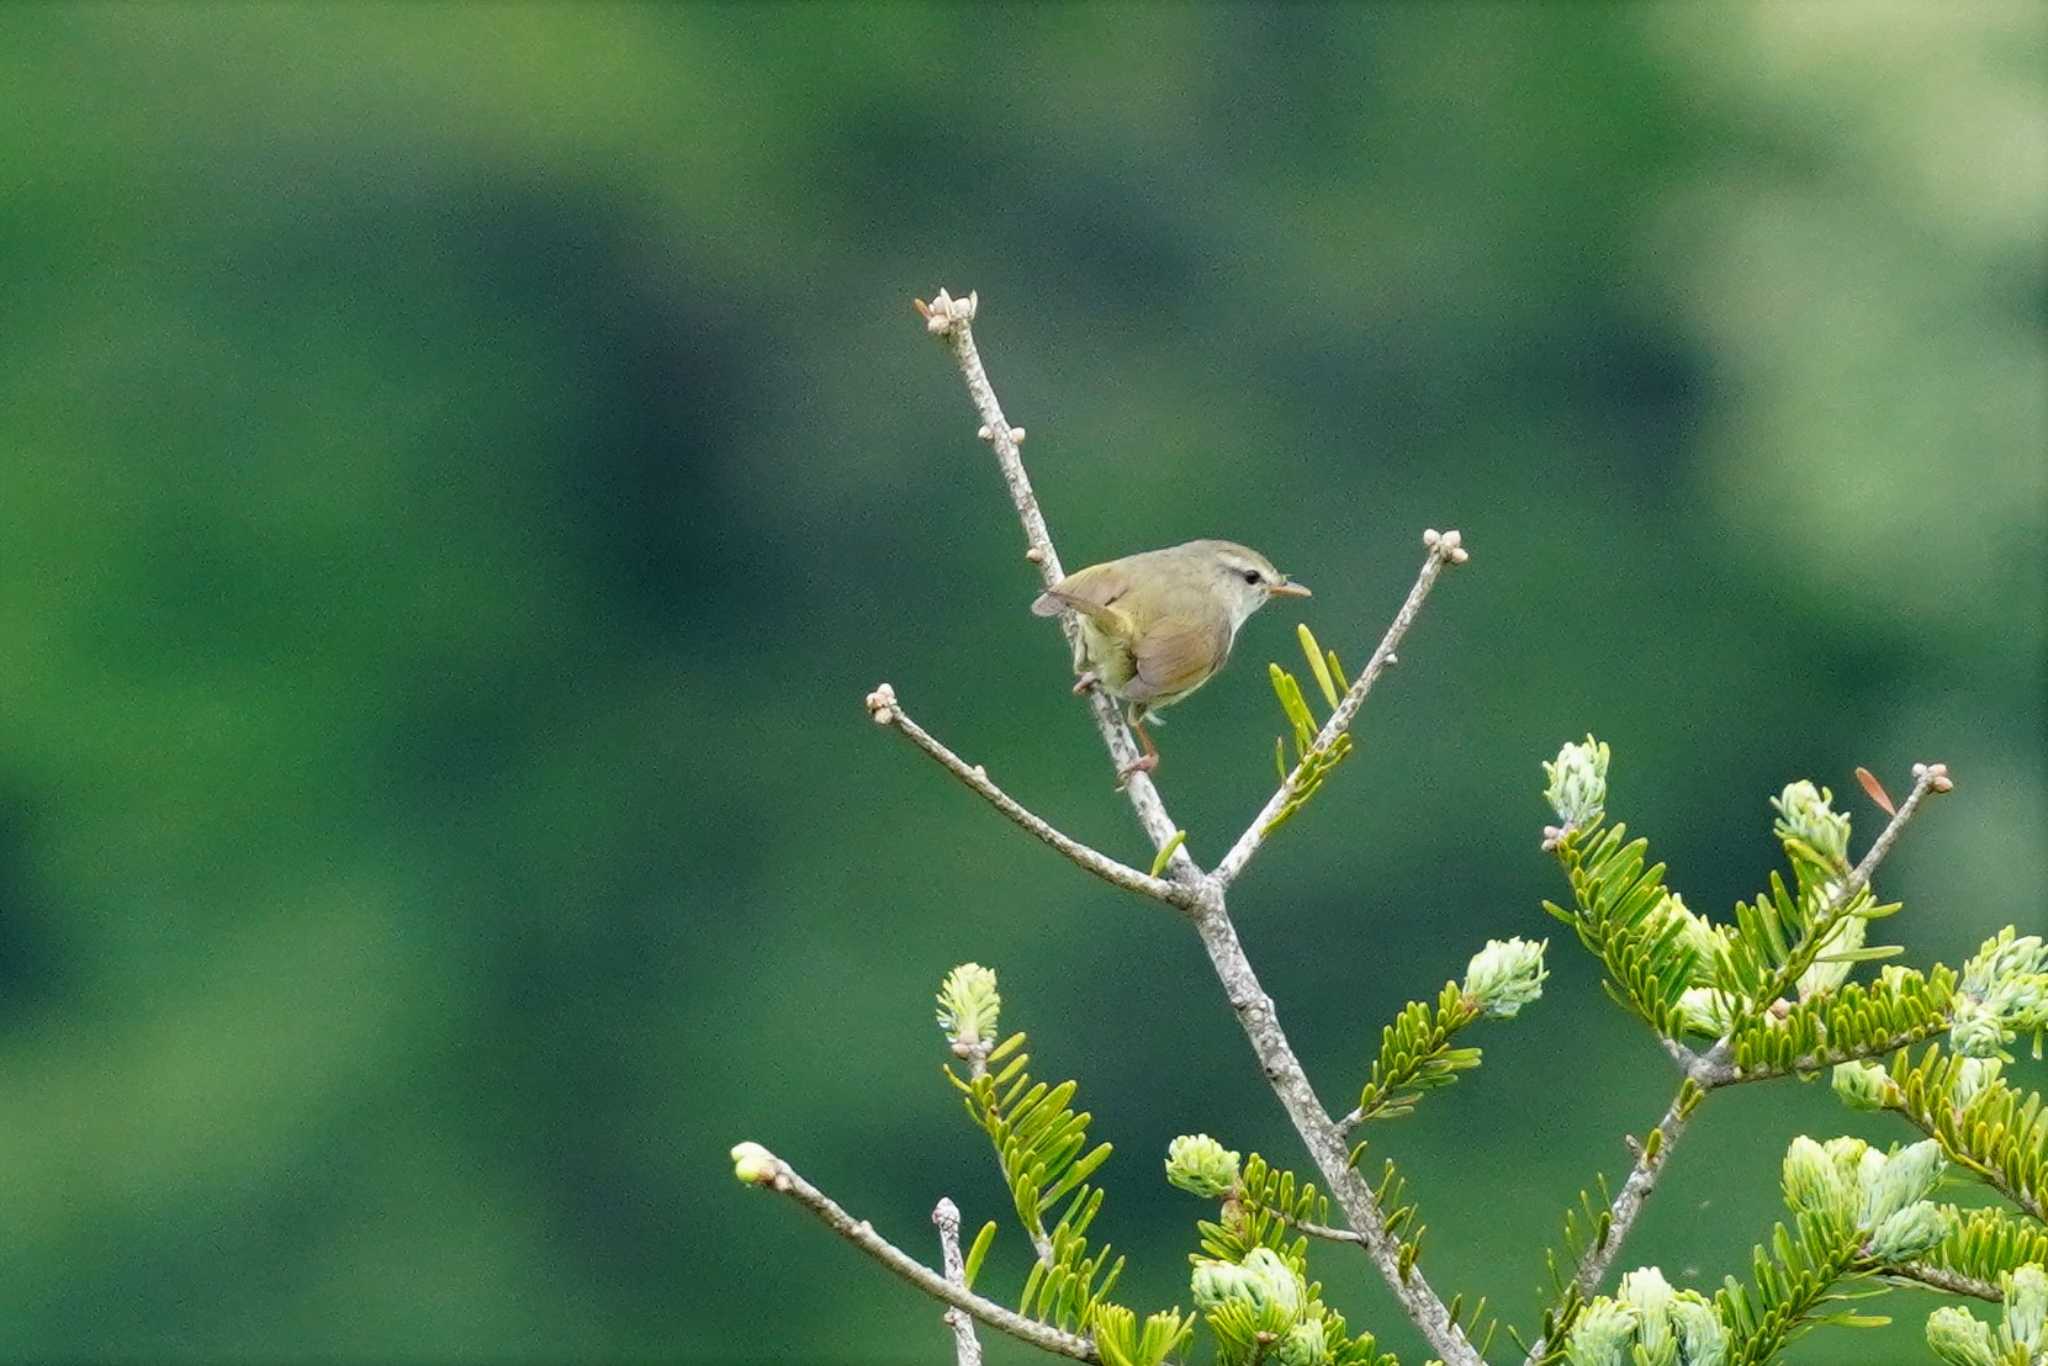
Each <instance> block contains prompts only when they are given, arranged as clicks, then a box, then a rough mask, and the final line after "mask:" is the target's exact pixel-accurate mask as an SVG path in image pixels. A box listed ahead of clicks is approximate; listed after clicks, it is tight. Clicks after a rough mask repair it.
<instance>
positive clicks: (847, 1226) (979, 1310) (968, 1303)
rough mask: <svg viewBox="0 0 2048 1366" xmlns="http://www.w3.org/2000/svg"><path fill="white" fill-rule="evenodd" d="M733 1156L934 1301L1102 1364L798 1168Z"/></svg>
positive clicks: (1079, 1343)
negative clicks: (915, 1251) (879, 1227)
mask: <svg viewBox="0 0 2048 1366" xmlns="http://www.w3.org/2000/svg"><path fill="white" fill-rule="evenodd" d="M743 1150H744V1152H743ZM733 1151H734V1155H735V1162H736V1164H737V1165H736V1168H735V1170H736V1172H737V1173H738V1175H739V1176H740V1178H741V1179H742V1180H744V1181H748V1182H750V1183H752V1184H753V1185H757V1186H761V1187H763V1188H765V1189H768V1190H773V1191H777V1192H780V1193H781V1194H783V1195H787V1196H788V1197H789V1198H790V1199H792V1200H794V1201H795V1202H796V1203H797V1204H799V1205H801V1206H803V1207H804V1208H805V1209H807V1210H809V1211H810V1212H811V1213H812V1214H813V1215H814V1216H816V1217H817V1218H818V1220H819V1221H820V1222H822V1223H823V1224H824V1225H825V1226H826V1227H827V1228H829V1229H831V1230H832V1231H833V1232H834V1233H836V1234H838V1235H839V1236H840V1237H842V1238H844V1239H846V1241H848V1242H849V1243H852V1244H853V1245H854V1246H855V1247H857V1248H859V1249H860V1250H861V1251H863V1252H865V1253H867V1254H868V1255H869V1256H870V1257H873V1258H874V1259H875V1260H876V1261H878V1262H880V1263H881V1264H882V1265H883V1266H886V1267H888V1268H889V1269H890V1270H891V1271H893V1272H895V1273H896V1274H897V1275H898V1276H901V1277H902V1278H903V1279H904V1280H906V1281H908V1282H910V1283H911V1284H912V1285H914V1286H916V1287H917V1288H918V1289H919V1290H922V1291H924V1293H925V1294H927V1295H930V1296H931V1297H932V1298H934V1299H937V1300H943V1301H945V1302H946V1303H947V1304H950V1305H952V1306H953V1308H954V1309H956V1310H965V1311H966V1312H967V1313H969V1314H972V1315H973V1316H974V1317H975V1318H978V1319H980V1320H981V1321H982V1322H983V1323H985V1324H987V1325H988V1326H989V1327H991V1328H994V1329H996V1330H998V1331H999V1332H1004V1333H1008V1334H1009V1335H1010V1336H1011V1337H1013V1338H1016V1339H1017V1340H1018V1341H1020V1342H1028V1343H1030V1344H1031V1345H1032V1346H1033V1347H1037V1348H1039V1349H1041V1350H1043V1351H1047V1352H1052V1353H1055V1354H1057V1355H1059V1356H1063V1357H1072V1358H1073V1359H1074V1360H1075V1361H1092V1362H1098V1363H1099V1362H1100V1361H1101V1360H1102V1357H1101V1356H1100V1355H1099V1354H1098V1353H1097V1352H1096V1350H1095V1344H1094V1343H1093V1342H1092V1341H1090V1340H1089V1339H1087V1338H1084V1337H1077V1336H1076V1335H1074V1334H1072V1333H1068V1332H1064V1331H1062V1330H1061V1329H1058V1328H1055V1327H1053V1326H1052V1325H1051V1324H1046V1323H1038V1322H1036V1321H1034V1320H1032V1319H1027V1318H1025V1317H1024V1316H1023V1315H1022V1314H1019V1313H1016V1312H1014V1311H1012V1310H1009V1309H1005V1308H1004V1307H1003V1306H1002V1305H1000V1304H997V1303H996V1302H995V1301H994V1300H987V1299H983V1298H982V1297H981V1296H979V1295H977V1294H975V1293H974V1292H973V1291H971V1290H968V1289H967V1288H966V1287H965V1286H964V1285H958V1284H955V1283H954V1282H953V1281H951V1280H949V1279H947V1278H946V1277H945V1276H944V1275H942V1274H940V1273H939V1272H937V1271H934V1270H932V1269H931V1268H930V1267H928V1266H926V1265H925V1264H924V1263H923V1262H920V1261H919V1260H917V1258H915V1257H913V1256H911V1255H910V1254H909V1253H907V1252H905V1251H903V1249H901V1248H899V1247H897V1246H896V1245H895V1244H894V1243H892V1242H890V1241H889V1240H888V1239H887V1238H884V1237H883V1236H882V1235H881V1234H879V1233H877V1232H875V1230H874V1227H873V1225H871V1224H869V1223H868V1221H867V1220H865V1219H855V1218H854V1217H853V1216H852V1215H850V1214H848V1213H847V1212H846V1211H845V1210H844V1209H842V1208H840V1206H839V1204H838V1202H837V1201H835V1200H833V1199H832V1197H831V1196H829V1195H827V1194H825V1192H823V1191H821V1190H819V1189H818V1188H817V1187H816V1186H813V1185H812V1184H811V1183H810V1182H808V1181H806V1180H804V1179H803V1177H801V1176H799V1175H797V1172H796V1169H795V1168H794V1167H792V1166H790V1165H789V1164H788V1163H787V1162H784V1161H783V1160H782V1159H781V1158H779V1157H776V1156H775V1155H774V1154H773V1153H771V1152H769V1151H768V1150H767V1149H766V1148H762V1147H761V1146H760V1145H758V1144H745V1143H743V1144H741V1145H740V1147H739V1148H736V1149H734V1150H733Z"/></svg>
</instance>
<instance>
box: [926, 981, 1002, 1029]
mask: <svg viewBox="0 0 2048 1366" xmlns="http://www.w3.org/2000/svg"><path fill="white" fill-rule="evenodd" d="M1002 1008H1003V998H1002V996H1001V995H1000V994H999V993H998V992H997V991H996V974H995V970H994V969H993V968H985V967H983V966H981V964H979V963H962V964H961V965H960V966H959V967H957V968H954V969H953V970H952V971H951V972H949V973H947V974H946V980H945V981H944V982H943V983H942V984H940V986H939V1028H940V1029H942V1030H944V1031H945V1032H946V1037H947V1038H948V1039H951V1040H952V1041H953V1043H954V1044H955V1045H956V1046H957V1045H960V1044H966V1045H969V1046H970V1047H971V1046H972V1045H974V1044H978V1043H989V1042H993V1041H994V1039H995V1036H996V1021H997V1019H998V1018H999V1017H1000V1016H1001V1013H1002Z"/></svg>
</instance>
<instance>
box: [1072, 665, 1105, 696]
mask: <svg viewBox="0 0 2048 1366" xmlns="http://www.w3.org/2000/svg"><path fill="white" fill-rule="evenodd" d="M1101 681H1102V679H1101V676H1100V675H1098V674H1097V673H1096V672H1095V670H1093V669H1090V670H1089V671H1088V672H1087V673H1084V674H1082V675H1081V676H1080V677H1079V678H1077V679H1075V680H1074V696H1076V697H1079V696H1080V695H1081V694H1082V693H1084V692H1087V691H1088V690H1089V689H1090V688H1092V687H1094V686H1095V685H1096V684H1097V683H1100V682H1101Z"/></svg>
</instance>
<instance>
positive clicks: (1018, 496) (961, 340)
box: [916, 289, 1202, 885]
mask: <svg viewBox="0 0 2048 1366" xmlns="http://www.w3.org/2000/svg"><path fill="white" fill-rule="evenodd" d="M916 303H917V311H918V312H919V313H920V314H921V315H922V316H923V317H924V320H925V328H926V330H927V331H929V332H931V333H932V334H933V335H935V336H939V337H943V338H944V339H945V341H946V345H947V347H948V348H949V349H950V350H951V351H952V352H953V359H954V360H955V361H956V362H958V364H959V366H960V375H961V378H962V379H964V380H965V381H966V382H967V396H968V398H969V399H970V400H971V401H972V402H973V404H974V410H975V411H976V412H977V413H979V414H980V415H981V430H980V432H979V435H980V437H981V439H982V440H984V441H986V442H988V443H989V447H990V449H992V450H993V451H994V452H995V456H996V465H997V467H998V468H999V469H1001V471H1002V475H1003V483H1004V485H1005V486H1006V487H1007V488H1008V489H1009V492H1010V502H1011V504H1012V505H1013V506H1015V508H1016V509H1017V519H1018V521H1019V522H1020V523H1021V524H1022V525H1023V528H1024V540H1025V544H1026V549H1025V551H1024V558H1026V559H1027V560H1030V561H1031V562H1032V563H1033V564H1035V565H1037V566H1038V574H1039V577H1040V578H1041V579H1042V580H1043V581H1044V583H1045V586H1046V587H1047V588H1050V587H1052V586H1053V585H1054V584H1056V583H1058V582H1059V581H1060V580H1061V579H1063V578H1065V577H1066V570H1065V569H1063V568H1061V566H1060V557H1059V552H1058V551H1057V550H1055V549H1053V544H1052V532H1050V531H1049V530H1047V529H1046V525H1045V514H1044V513H1043V512H1041V511H1040V510H1039V507H1038V496H1037V495H1036V494H1035V493H1033V492H1032V491H1031V479H1030V476H1028V475H1027V474H1025V472H1024V461H1023V457H1022V456H1020V455H1019V454H1018V452H1017V447H1018V446H1019V445H1020V444H1021V443H1022V442H1023V440H1024V429H1023V428H1022V427H1012V426H1011V425H1010V422H1009V419H1008V418H1006V417H1004V416H1003V407H1002V404H1000V403H998V402H997V401H996V391H995V388H994V386H992V385H991V384H990V383H989V380H988V371H986V370H985V369H983V368H982V364H981V353H980V351H978V350H977V349H976V348H975V345H974V328H973V323H974V315H975V312H976V310H977V308H978V307H979V305H980V298H979V296H978V295H976V294H973V293H969V294H968V296H967V297H966V298H964V299H955V298H952V297H950V296H949V295H947V293H946V291H945V290H943V289H942V290H940V291H939V293H938V297H936V298H935V299H933V300H932V301H931V302H930V303H929V304H927V303H926V302H924V300H922V299H919V300H917V301H916ZM1060 629H1061V630H1062V631H1064V632H1066V636H1067V643H1068V645H1069V646H1071V645H1073V644H1074V642H1075V640H1076V639H1077V638H1078V637H1079V635H1080V630H1081V628H1080V625H1079V624H1078V623H1077V622H1076V621H1075V620H1074V617H1073V613H1071V612H1063V613H1061V614H1060ZM1088 707H1089V710H1090V712H1091V713H1092V714H1093V715H1094V718H1095V729H1096V730H1097V731H1098V732H1100V733H1101V735H1102V743H1103V744H1104V745H1105V746H1107V747H1108V749H1109V755H1110V760H1111V762H1112V763H1114V764H1115V766H1116V768H1117V771H1118V772H1119V773H1124V774H1127V775H1128V776H1127V777H1126V779H1125V780H1124V784H1123V788H1124V795H1125V796H1126V797H1128V798H1129V799H1130V803H1131V809H1132V810H1133V811H1135V812H1136V813H1137V816H1138V824H1139V825H1141V826H1143V827H1144V829H1145V833H1146V835H1148V836H1149V837H1150V838H1151V840H1152V847H1153V848H1154V849H1164V848H1166V846H1167V844H1168V843H1169V842H1170V841H1171V840H1172V839H1173V837H1174V835H1175V834H1176V833H1177V830H1178V827H1176V826H1175V825H1174V823H1173V822H1172V820H1170V819H1169V818H1168V817H1167V814H1166V804H1165V803H1164V802H1162V801H1161V800H1160V798H1159V789H1158V788H1156V787H1154V786H1153V785H1152V779H1151V777H1150V776H1149V775H1148V774H1146V773H1145V772H1144V771H1143V770H1132V768H1131V765H1133V764H1135V763H1136V762H1137V760H1138V745H1137V742H1136V741H1134V740H1133V739H1132V738H1131V733H1130V731H1129V730H1128V729H1126V728H1125V726H1124V721H1123V717H1122V715H1121V714H1119V713H1118V711H1117V706H1116V703H1115V702H1114V701H1113V700H1112V699H1111V698H1110V697H1109V695H1108V694H1107V693H1105V692H1104V691H1103V690H1102V689H1101V688H1090V689H1089V690H1088ZM1166 871H1167V872H1168V873H1169V874H1171V875H1172V876H1173V878H1174V880H1176V881H1178V882H1184V883H1188V884H1190V885H1192V884H1193V883H1194V882H1195V881H1196V880H1197V879H1199V878H1200V877H1201V875H1202V873H1201V869H1199V868H1197V867H1196V866H1195V861H1194V859H1193V858H1191V857H1189V855H1188V852H1187V850H1186V849H1184V848H1182V849H1176V850H1174V851H1173V853H1172V855H1171V856H1170V857H1169V858H1168V859H1167V864H1166Z"/></svg>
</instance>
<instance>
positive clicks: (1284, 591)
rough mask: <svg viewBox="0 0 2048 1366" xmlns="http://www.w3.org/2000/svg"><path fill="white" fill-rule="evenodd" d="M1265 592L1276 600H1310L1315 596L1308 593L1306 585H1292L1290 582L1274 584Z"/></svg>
mask: <svg viewBox="0 0 2048 1366" xmlns="http://www.w3.org/2000/svg"><path fill="white" fill-rule="evenodd" d="M1266 591H1268V592H1270V593H1271V594H1272V595H1273V596H1274V597H1276V598H1312V597H1314V596H1315V594H1313V593H1311V592H1309V591H1308V585H1307V584H1305V583H1294V582H1291V581H1289V582H1286V583H1276V584H1274V585H1273V586H1272V587H1271V588H1270V589H1268V590H1266Z"/></svg>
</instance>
